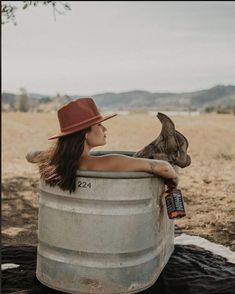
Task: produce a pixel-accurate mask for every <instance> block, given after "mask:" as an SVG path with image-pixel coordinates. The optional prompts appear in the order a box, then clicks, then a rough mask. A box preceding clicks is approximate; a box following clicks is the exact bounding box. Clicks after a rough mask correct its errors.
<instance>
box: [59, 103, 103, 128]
mask: <svg viewBox="0 0 235 294" xmlns="http://www.w3.org/2000/svg"><path fill="white" fill-rule="evenodd" d="M57 116H58V119H59V123H60V129H61V132H64V131H66V130H68V129H70V128H71V127H74V126H77V125H79V124H84V123H85V122H89V121H92V120H93V119H99V118H102V116H101V114H100V112H99V110H98V108H97V106H96V104H95V102H94V101H93V99H92V98H80V99H77V100H74V101H71V102H69V103H67V104H66V105H64V106H62V107H61V108H60V109H59V110H58V112H57Z"/></svg>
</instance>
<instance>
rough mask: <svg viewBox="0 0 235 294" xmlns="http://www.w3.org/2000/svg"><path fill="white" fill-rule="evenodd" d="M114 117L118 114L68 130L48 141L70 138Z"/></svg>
mask: <svg viewBox="0 0 235 294" xmlns="http://www.w3.org/2000/svg"><path fill="white" fill-rule="evenodd" d="M114 116H117V114H116V113H115V114H112V115H106V116H103V117H102V118H101V119H97V121H95V122H92V123H87V124H84V125H82V126H81V125H78V126H77V127H76V126H75V127H73V129H71V130H68V131H66V132H61V133H60V134H57V135H55V136H52V137H50V138H48V140H53V139H57V138H61V137H64V136H68V135H70V134H73V133H76V132H79V131H82V130H84V129H86V128H89V127H91V126H94V125H96V124H98V123H100V122H102V121H105V120H107V119H110V118H112V117H114Z"/></svg>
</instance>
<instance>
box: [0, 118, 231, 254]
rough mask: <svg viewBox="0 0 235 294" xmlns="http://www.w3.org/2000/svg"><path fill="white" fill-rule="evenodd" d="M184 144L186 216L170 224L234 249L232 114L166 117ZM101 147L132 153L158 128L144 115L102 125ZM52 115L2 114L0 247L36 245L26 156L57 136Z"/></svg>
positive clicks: (31, 171) (34, 178)
mask: <svg viewBox="0 0 235 294" xmlns="http://www.w3.org/2000/svg"><path fill="white" fill-rule="evenodd" d="M171 118H172V120H173V121H174V123H175V126H176V129H177V130H178V131H180V132H182V133H183V134H184V135H185V136H186V137H187V138H188V140H189V149H188V153H189V155H190V156H191V158H192V164H191V165H190V166H189V167H187V168H185V169H180V171H179V172H180V183H179V188H181V190H182V192H183V195H184V199H185V205H186V211H187V216H186V217H184V218H182V219H178V220H175V224H176V225H177V226H178V227H179V228H180V230H182V232H186V233H188V234H192V235H199V236H202V237H206V238H207V239H209V240H210V241H214V242H216V243H219V244H223V245H225V246H229V247H230V249H232V250H234V251H235V116H234V115H224V114H220V115H216V114H207V115H206V114H204V115H200V116H187V117H186V116H184V117H183V116H181V117H180V116H175V117H171ZM104 125H105V126H106V127H107V129H108V132H107V135H108V136H107V145H106V146H103V147H102V148H99V149H97V150H113V151H115V150H129V151H138V150H140V149H141V148H142V147H144V146H145V145H147V144H148V143H150V142H151V141H153V140H154V139H155V138H156V137H157V136H158V135H159V133H160V130H161V124H160V122H159V120H158V119H157V118H156V117H154V116H149V115H147V114H144V113H136V114H131V115H125V116H124V115H119V116H117V117H115V118H113V119H111V120H108V121H106V122H104ZM57 130H58V122H57V117H56V113H55V114H49V113H3V114H2V192H3V195H2V240H3V244H4V245H6V244H23V243H24V244H26V243H27V244H36V243H37V212H38V211H37V209H38V179H39V176H38V171H37V166H36V165H33V164H30V163H28V162H27V161H26V160H25V155H26V153H27V152H29V151H31V150H34V149H45V148H47V146H50V144H51V141H48V140H47V138H48V137H49V136H52V135H54V134H56V133H57Z"/></svg>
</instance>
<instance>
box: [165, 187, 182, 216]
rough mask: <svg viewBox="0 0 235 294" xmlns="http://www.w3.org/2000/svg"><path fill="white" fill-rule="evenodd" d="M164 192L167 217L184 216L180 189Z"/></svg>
mask: <svg viewBox="0 0 235 294" xmlns="http://www.w3.org/2000/svg"><path fill="white" fill-rule="evenodd" d="M166 193H167V194H166V196H165V200H166V208H167V213H168V216H169V218H176V217H183V216H185V215H186V214H185V209H184V201H183V196H182V194H181V191H180V190H179V189H173V190H170V191H169V190H168V191H166Z"/></svg>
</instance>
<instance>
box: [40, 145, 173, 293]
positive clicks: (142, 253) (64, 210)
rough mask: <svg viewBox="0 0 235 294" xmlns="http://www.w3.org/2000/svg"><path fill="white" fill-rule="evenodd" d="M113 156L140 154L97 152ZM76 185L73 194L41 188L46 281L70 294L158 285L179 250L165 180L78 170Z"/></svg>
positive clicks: (42, 257) (42, 276)
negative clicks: (164, 197)
mask: <svg viewBox="0 0 235 294" xmlns="http://www.w3.org/2000/svg"><path fill="white" fill-rule="evenodd" d="M108 153H121V154H125V155H132V154H133V152H130V151H129V152H126V151H125V152H124V151H119V152H117V151H114V152H96V153H95V154H96V155H102V154H108ZM76 184H77V189H76V191H75V192H74V193H72V194H69V193H68V192H65V191H62V190H61V189H59V188H58V187H53V188H52V187H50V186H48V185H45V183H43V182H40V190H41V193H40V198H39V218H38V241H39V242H38V251H37V270H36V276H37V278H38V280H39V281H40V282H41V283H43V284H45V285H46V286H48V287H51V288H54V289H57V290H60V291H63V292H67V293H97V294H98V293H99V294H100V293H110V294H113V293H136V292H140V291H142V290H144V289H146V288H148V287H150V286H151V285H153V284H154V283H155V281H156V280H157V278H158V276H159V275H160V273H161V271H162V269H163V268H164V266H165V265H166V263H167V261H168V259H169V257H170V256H171V254H172V252H173V250H174V225H173V221H172V220H170V219H168V216H167V213H166V207H165V203H164V202H162V201H161V199H160V195H161V193H162V192H163V190H164V183H163V180H162V179H161V178H158V177H155V176H153V175H152V174H149V173H144V172H94V171H78V172H77V183H76ZM161 203H162V205H163V207H162V205H161Z"/></svg>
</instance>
